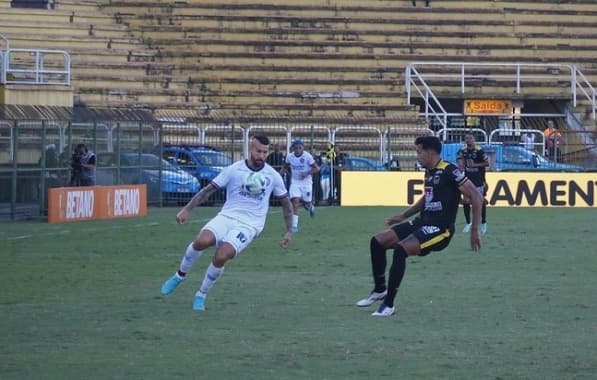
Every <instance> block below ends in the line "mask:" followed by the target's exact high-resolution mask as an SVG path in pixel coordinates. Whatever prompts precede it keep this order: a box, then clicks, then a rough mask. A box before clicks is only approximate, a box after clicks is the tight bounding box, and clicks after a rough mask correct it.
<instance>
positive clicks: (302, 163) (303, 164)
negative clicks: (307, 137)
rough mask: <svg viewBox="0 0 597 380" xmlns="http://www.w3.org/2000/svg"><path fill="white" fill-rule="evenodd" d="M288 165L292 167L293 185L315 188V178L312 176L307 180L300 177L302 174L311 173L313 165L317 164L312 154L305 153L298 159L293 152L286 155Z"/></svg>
mask: <svg viewBox="0 0 597 380" xmlns="http://www.w3.org/2000/svg"><path fill="white" fill-rule="evenodd" d="M286 163H287V164H288V165H290V172H291V174H292V177H291V183H292V184H297V185H301V186H313V176H312V175H311V174H309V175H308V176H306V177H305V178H301V177H299V174H300V173H305V172H311V165H313V164H314V163H315V159H313V156H312V155H311V153H309V152H305V151H303V154H301V155H300V156H298V157H297V156H296V155H295V154H294V153H293V152H291V153H289V154H287V155H286Z"/></svg>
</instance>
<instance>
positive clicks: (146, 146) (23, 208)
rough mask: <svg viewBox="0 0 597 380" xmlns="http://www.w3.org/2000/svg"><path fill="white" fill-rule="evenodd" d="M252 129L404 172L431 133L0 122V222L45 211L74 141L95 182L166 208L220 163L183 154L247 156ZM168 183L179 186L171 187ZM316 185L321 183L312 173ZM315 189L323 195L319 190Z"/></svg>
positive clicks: (67, 170)
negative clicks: (420, 139)
mask: <svg viewBox="0 0 597 380" xmlns="http://www.w3.org/2000/svg"><path fill="white" fill-rule="evenodd" d="M255 134H265V135H267V136H268V137H269V138H270V141H271V143H272V145H274V144H278V145H280V146H281V147H282V150H283V151H284V152H287V151H288V150H289V147H290V145H291V143H292V141H293V140H294V139H301V140H303V142H304V143H305V148H306V149H307V150H308V151H310V152H311V153H312V154H313V155H314V156H315V157H317V158H321V157H323V156H325V155H326V153H327V152H328V151H329V150H330V146H331V145H333V146H334V147H335V149H334V154H335V155H337V157H338V159H337V160H336V161H334V162H335V163H336V164H337V165H339V166H340V165H341V164H342V160H341V158H342V157H346V156H350V157H360V158H363V159H366V162H367V163H370V164H371V165H372V167H374V166H375V168H376V169H375V170H380V169H379V168H387V167H389V166H390V162H393V163H395V164H396V163H398V167H399V166H400V165H402V167H403V168H405V169H407V170H408V169H411V168H414V167H415V152H414V149H413V142H414V138H415V137H416V136H419V135H421V134H432V132H431V131H430V130H427V129H421V128H412V129H405V128H403V127H397V126H394V125H392V124H387V125H358V126H355V125H344V124H332V123H330V124H325V125H324V124H320V125H304V124H295V123H280V124H275V123H269V124H261V123H255V124H252V123H245V124H236V123H221V124H217V123H190V124H189V123H172V122H166V123H164V122H160V123H156V122H130V121H126V122H106V121H101V122H100V121H96V122H88V123H73V122H60V121H0V189H1V191H0V220H2V219H4V220H6V219H9V220H10V219H22V218H35V217H43V216H45V215H46V212H47V190H48V189H49V188H52V187H62V186H69V184H70V178H71V172H72V167H71V162H70V159H71V156H72V153H73V150H74V147H75V146H76V145H77V144H79V143H84V144H86V145H87V147H88V148H89V149H90V150H91V151H93V152H94V153H95V154H96V158H97V162H96V184H98V185H112V184H128V183H145V184H147V186H148V202H149V205H154V206H163V205H171V204H175V205H180V204H183V203H185V202H186V201H188V199H189V197H190V194H188V193H186V192H185V191H186V190H181V189H182V182H184V181H189V179H188V177H189V176H188V174H191V175H193V176H194V177H196V178H197V180H198V182H200V184H201V185H202V186H205V185H206V184H207V183H208V182H209V180H211V179H212V178H213V177H214V176H215V174H216V173H217V172H218V170H219V169H221V167H217V165H216V166H214V165H215V164H213V163H211V164H210V163H209V162H202V160H204V158H193V157H191V155H188V156H184V155H183V154H185V152H186V153H187V154H188V153H189V152H191V151H193V150H195V151H198V152H199V153H203V154H202V155H201V156H202V157H203V156H208V153H210V152H211V153H214V152H217V154H219V155H220V156H224V158H225V159H224V161H218V162H219V164H222V163H226V162H232V161H234V160H238V159H241V158H245V157H247V154H248V146H249V139H250V136H252V135H255ZM174 148H176V149H178V150H175V149H174ZM212 156H213V154H212ZM131 158H132V160H131ZM147 158H152V159H151V160H148V159H147ZM159 158H163V160H160V159H159ZM193 160H194V161H193ZM226 160H228V161H226ZM346 169H348V167H347V168H346ZM339 170H341V168H340V167H336V168H335V170H333V171H332V183H333V184H334V182H335V184H334V185H333V186H332V188H333V189H335V191H334V192H333V193H332V199H331V201H330V202H331V203H333V202H337V201H338V199H337V197H338V196H339V194H340V192H339V191H338V184H339V183H338V182H339V181H338V180H339V175H338V173H339ZM354 170H366V168H355V169H354ZM372 170H373V169H372ZM174 173H180V174H178V175H175V174H174ZM185 173H186V174H185ZM169 181H170V182H172V181H174V183H175V185H176V186H178V188H177V187H176V186H175V187H174V189H172V188H170V189H169V188H168V183H166V182H169ZM179 182H180V183H179ZM315 183H316V184H317V185H316V186H317V187H318V184H319V181H318V179H317V178H315ZM315 192H316V194H320V191H319V189H317V188H316V189H315ZM191 195H192V194H191ZM223 197H224V193H218V194H217V196H216V197H214V199H212V202H211V203H221V202H223V200H224V198H223Z"/></svg>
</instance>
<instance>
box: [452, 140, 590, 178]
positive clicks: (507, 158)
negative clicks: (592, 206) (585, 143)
mask: <svg viewBox="0 0 597 380" xmlns="http://www.w3.org/2000/svg"><path fill="white" fill-rule="evenodd" d="M463 146H464V145H463V144H459V143H447V144H444V145H443V148H442V158H443V159H444V160H447V161H450V162H453V163H456V156H457V154H458V150H460V149H461V148H462V147H463ZM481 147H482V148H483V150H484V151H485V152H486V153H487V155H488V156H489V162H490V169H491V170H495V171H531V172H532V171H546V172H581V171H583V168H582V167H580V166H576V165H571V164H565V163H561V162H554V161H550V160H548V159H547V158H545V157H543V156H542V155H540V154H538V153H536V152H534V151H531V150H527V149H525V148H524V147H523V146H520V145H506V144H483V145H481Z"/></svg>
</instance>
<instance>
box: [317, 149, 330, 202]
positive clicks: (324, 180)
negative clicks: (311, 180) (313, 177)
mask: <svg viewBox="0 0 597 380" xmlns="http://www.w3.org/2000/svg"><path fill="white" fill-rule="evenodd" d="M330 173H331V170H330V163H329V160H328V159H327V157H321V166H320V168H319V184H320V186H321V200H322V202H325V203H327V204H329V203H330V190H331V189H330Z"/></svg>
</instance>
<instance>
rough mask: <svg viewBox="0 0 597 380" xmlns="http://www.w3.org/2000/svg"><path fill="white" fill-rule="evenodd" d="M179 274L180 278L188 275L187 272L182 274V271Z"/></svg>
mask: <svg viewBox="0 0 597 380" xmlns="http://www.w3.org/2000/svg"><path fill="white" fill-rule="evenodd" d="M177 272H178V275H179V276H180V277H184V276H186V275H187V274H186V273H185V272H182V271H181V270H180V269H179V270H178V271H177Z"/></svg>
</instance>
